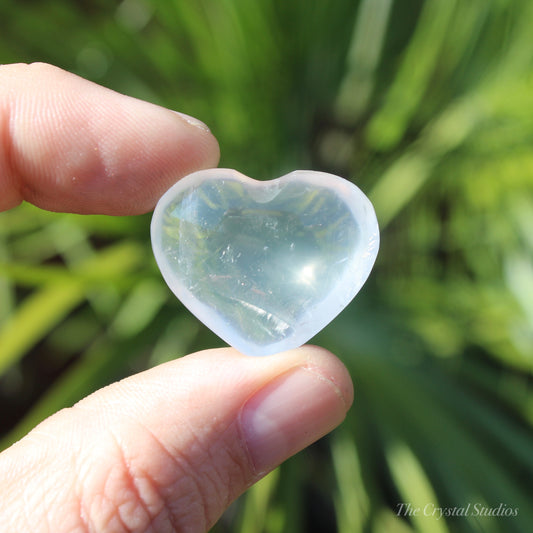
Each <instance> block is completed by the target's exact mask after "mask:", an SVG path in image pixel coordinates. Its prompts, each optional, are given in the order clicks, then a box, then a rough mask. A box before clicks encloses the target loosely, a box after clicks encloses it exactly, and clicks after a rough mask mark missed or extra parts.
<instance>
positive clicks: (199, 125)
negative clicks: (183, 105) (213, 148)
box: [174, 111, 211, 132]
mask: <svg viewBox="0 0 533 533" xmlns="http://www.w3.org/2000/svg"><path fill="white" fill-rule="evenodd" d="M174 113H176V115H179V116H180V117H181V118H182V119H183V120H184V121H185V122H187V124H190V125H191V126H194V127H196V128H200V129H201V130H204V131H209V132H210V131H211V130H210V129H209V127H208V126H207V124H204V123H203V122H202V121H201V120H198V119H197V118H195V117H191V116H190V115H186V114H185V113H180V112H179V111H174Z"/></svg>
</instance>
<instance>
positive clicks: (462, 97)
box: [0, 0, 533, 533]
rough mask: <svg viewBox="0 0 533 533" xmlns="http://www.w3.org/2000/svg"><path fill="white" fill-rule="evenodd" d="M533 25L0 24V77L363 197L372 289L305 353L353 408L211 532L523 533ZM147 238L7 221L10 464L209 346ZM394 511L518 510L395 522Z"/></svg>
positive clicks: (480, 16) (2, 248) (287, 8)
mask: <svg viewBox="0 0 533 533" xmlns="http://www.w3.org/2000/svg"><path fill="white" fill-rule="evenodd" d="M532 27H533V3H531V2H530V1H529V0H446V1H444V0H425V1H424V0H360V1H348V0H334V1H331V2H309V1H304V0H292V1H291V0H289V1H287V0H255V1H254V2H250V1H245V0H195V1H191V0H124V1H123V2H121V3H115V2H104V1H103V0H100V1H94V2H89V1H87V0H83V1H77V2H68V1H67V0H50V1H47V2H38V1H35V0H34V1H30V0H27V1H24V2H20V1H18V0H3V1H2V2H1V3H0V62H2V63H8V62H18V61H24V62H30V61H36V60H41V61H47V62H50V63H53V64H56V65H58V66H61V67H63V68H65V69H67V70H71V71H74V72H76V73H78V74H80V75H81V76H84V77H86V78H89V79H92V80H94V81H96V82H98V83H101V84H103V85H106V86H109V87H111V88H113V89H116V90H118V91H121V92H124V93H127V94H130V95H133V96H137V97H139V98H143V99H147V100H150V101H153V102H156V103H159V104H162V105H164V106H168V107H171V108H174V109H179V110H181V111H184V112H186V113H188V114H191V115H195V116H198V117H199V118H201V119H202V120H203V121H205V122H206V123H207V124H209V126H210V127H211V129H212V130H213V132H214V133H215V135H216V136H217V137H218V139H219V141H220V145H221V149H222V161H221V166H225V167H230V168H236V169H238V170H240V171H241V172H243V173H246V174H249V175H250V176H252V177H256V178H262V179H269V178H274V177H277V176H279V175H281V174H283V173H286V172H287V171H290V170H292V169H295V168H313V169H316V170H326V171H330V172H334V173H338V174H341V175H343V176H345V177H348V178H350V179H352V180H353V181H354V182H355V183H357V184H358V185H359V187H361V188H362V189H363V190H364V191H365V192H367V193H368V194H369V196H370V198H371V199H372V201H373V202H374V205H375V207H376V210H377V213H378V218H379V221H380V225H381V228H382V245H381V252H380V255H379V258H378V262H377V265H376V268H375V270H374V272H373V274H372V276H371V279H370V281H369V282H368V284H367V285H366V286H365V288H364V289H363V291H362V293H361V294H360V295H359V296H358V297H357V298H356V300H355V301H354V302H353V303H352V304H351V305H350V306H349V307H348V308H347V310H346V311H345V312H343V313H342V314H341V316H340V317H339V318H338V319H336V320H335V321H334V322H333V323H332V324H331V325H330V326H329V327H328V328H326V330H324V331H323V332H322V333H320V334H319V335H318V337H317V338H316V339H315V340H314V342H315V343H318V344H320V345H322V346H324V347H326V348H328V349H330V350H332V351H334V352H335V353H337V354H338V355H339V356H340V358H341V359H342V360H343V361H344V362H345V363H346V365H347V366H348V368H349V370H350V372H351V374H352V376H353V378H354V381H355V389H356V402H355V405H354V407H353V409H352V410H351V412H350V414H349V416H348V418H347V420H346V422H345V423H344V424H343V425H342V427H341V428H339V429H338V430H337V431H335V432H334V433H333V434H332V435H331V436H330V437H328V438H327V439H324V440H323V441H321V442H319V443H318V444H317V445H315V446H313V447H311V448H310V449H309V450H307V451H305V452H303V453H301V454H299V455H298V456H297V457H295V458H294V459H292V460H291V461H289V462H288V463H287V464H285V465H283V466H282V467H281V468H280V469H278V470H277V471H275V472H274V473H273V474H271V475H269V476H268V477H267V478H266V479H265V480H263V481H262V482H261V483H260V484H258V485H257V486H256V487H254V488H253V489H251V490H250V491H249V492H248V493H247V494H246V495H245V496H244V497H242V498H241V499H240V500H239V501H238V502H237V503H236V504H235V505H234V506H233V507H232V508H231V509H230V511H228V513H226V515H225V516H224V517H223V519H222V520H221V521H220V523H219V524H218V525H217V526H216V528H215V530H216V531H220V532H223V531H242V532H245V533H248V532H256V531H257V532H260V531H265V532H268V533H274V532H284V531H287V532H291V533H293V532H299V531H302V532H306V531H320V532H326V531H339V532H342V533H356V532H381V531H383V532H400V533H403V532H410V531H422V532H426V531H427V532H433V531H435V532H445V531H460V532H463V531H464V532H471V531H487V532H500V531H502V532H504V531H505V532H510V531H516V532H525V531H529V530H530V529H531V527H532V525H533V508H532V507H531V497H532V479H533V427H532V426H533V396H532V393H531V368H532V362H533V327H532V326H533V266H532V265H533V263H532V255H533V237H532V235H533V232H532V231H531V229H532V228H533V195H532V192H533V147H532V144H533V70H532V66H533V39H532V38H531V28H532ZM0 83H1V80H0ZM148 225H149V216H141V217H131V218H127V217H124V218H112V217H100V216H76V215H62V214H54V213H47V212H44V211H41V210H38V209H36V208H34V207H31V206H29V205H22V206H20V207H18V208H17V209H14V210H12V211H10V212H6V213H3V214H1V215H0V373H1V378H0V402H1V404H0V409H1V413H2V416H1V420H0V431H2V435H3V437H2V439H3V440H2V441H1V445H2V446H3V447H5V446H7V445H9V444H10V443H11V442H13V441H14V440H16V439H18V438H19V437H20V436H22V435H23V434H24V433H26V432H27V431H28V430H29V429H30V428H31V427H33V426H34V425H35V424H36V423H37V422H39V421H40V420H42V419H43V418H44V417H46V416H48V415H49V414H51V413H53V412H54V411H56V410H57V409H60V408H61V407H63V406H66V405H70V404H72V403H73V402H75V401H76V400H78V399H79V398H80V397H82V396H83V395H86V394H87V393H89V392H91V391H93V390H95V389H96V388H98V387H100V386H102V385H104V384H107V383H109V382H111V381H113V380H115V379H117V378H120V377H122V376H124V375H127V374H130V373H131V372H134V371H139V370H142V369H143V368H146V367H147V366H151V365H155V364H157V363H160V362H162V361H165V360H167V359H170V358H175V357H179V356H182V355H184V354H186V353H188V352H190V351H194V350H197V349H202V348H205V347H211V346H218V345H220V344H221V343H220V341H219V340H218V339H216V338H215V337H214V336H213V335H212V334H210V333H209V332H207V331H206V330H205V328H203V326H201V325H200V324H199V323H198V322H197V321H196V320H195V319H194V318H193V317H191V315H190V314H189V313H188V312H187V311H186V310H184V309H183V307H182V306H181V305H180V304H179V303H178V302H177V301H176V300H175V299H174V298H173V297H172V296H171V295H170V293H169V290H168V289H167V288H166V286H164V284H163V282H162V280H161V276H160V274H159V273H158V271H157V269H156V267H155V264H154V261H153V259H152V255H151V251H150V245H149V235H148ZM402 502H404V503H411V504H412V505H413V506H414V507H422V508H424V506H425V505H426V504H431V505H434V506H435V507H462V508H465V507H466V506H467V505H468V504H469V503H470V504H471V505H472V506H473V505H474V504H476V503H477V504H478V505H482V506H485V507H488V508H492V509H494V508H498V506H500V504H503V507H500V509H507V508H510V509H518V515H517V516H515V517H510V518H505V517H501V516H492V517H490V516H474V514H475V513H474V512H473V511H474V510H473V509H471V510H470V513H469V515H468V516H463V517H448V518H446V519H442V520H435V519H432V518H429V517H426V516H423V515H419V516H413V517H409V518H406V517H400V516H398V511H399V507H398V505H399V504H400V503H402Z"/></svg>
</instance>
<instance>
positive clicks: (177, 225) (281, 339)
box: [152, 169, 379, 355]
mask: <svg viewBox="0 0 533 533" xmlns="http://www.w3.org/2000/svg"><path fill="white" fill-rule="evenodd" d="M152 245H153V249H154V254H155V257H156V260H157V263H158V265H159V268H160V269H161V272H162V274H163V277H164V279H165V281H166V282H167V284H168V285H169V287H170V288H171V289H172V291H173V292H174V293H175V295H176V296H177V297H178V298H179V299H180V300H181V301H182V302H183V304H184V305H185V306H186V307H188V308H189V310H190V311H191V312H192V313H194V314H195V315H196V316H197V317H198V318H199V319H200V320H201V321H202V322H204V324H206V325H207V326H208V327H209V328H211V329H212V330H213V331H214V332H215V333H216V334H217V335H219V336H220V337H221V338H222V339H224V340H225V341H226V342H227V343H228V344H230V345H232V346H234V347H235V348H237V349H238V350H240V351H241V352H243V353H245V354H249V355H267V354H271V353H275V352H280V351H283V350H288V349H291V348H295V347H297V346H300V345H302V344H303V343H305V342H306V341H307V340H309V339H310V338H311V337H312V336H314V335H315V334H316V333H318V332H319V331H320V330H321V329H322V328H323V327H324V326H325V325H327V324H328V323H329V322H330V321H331V320H332V319H333V318H334V317H335V316H336V315H337V314H338V313H340V311H342V309H344V307H345V306H346V305H347V304H348V303H349V302H350V301H351V300H352V298H353V297H354V296H355V294H356V293H357V292H358V291H359V289H360V288H361V286H362V285H363V283H364V282H365V280H366V278H367V277H368V275H369V273H370V270H371V268H372V265H373V264H374V261H375V258H376V254H377V251H378V246H379V231H378V226H377V221H376V217H375V214H374V210H373V208H372V205H371V204H370V202H369V200H368V199H367V198H366V196H364V194H363V193H362V192H361V191H360V190H359V189H358V188H357V187H355V185H353V184H351V183H350V182H348V181H346V180H344V179H342V178H339V177H337V176H333V175H331V174H325V173H321V172H312V171H296V172H292V173H291V174H287V175H286V176H283V177H281V178H278V179H277V180H272V181H268V182H259V181H256V180H252V179H250V178H247V177H246V176H243V175H242V174H239V173H238V172H236V171H234V170H227V169H210V170H204V171H200V172H196V173H194V174H191V175H190V176H187V177H186V178H184V179H182V180H180V181H179V182H178V183H177V184H176V185H174V186H173V187H172V188H171V189H170V190H169V191H167V193H166V194H165V195H164V196H163V197H162V198H161V200H160V201H159V203H158V205H157V207H156V210H155V212H154V216H153V219H152Z"/></svg>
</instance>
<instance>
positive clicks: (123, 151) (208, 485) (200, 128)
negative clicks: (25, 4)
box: [0, 64, 353, 533]
mask: <svg viewBox="0 0 533 533" xmlns="http://www.w3.org/2000/svg"><path fill="white" fill-rule="evenodd" d="M218 158H219V148H218V144H217V141H216V139H215V138H214V137H213V135H212V134H211V133H210V132H209V130H208V129H207V128H206V127H205V126H204V125H203V124H201V123H195V122H194V120H192V119H191V118H188V117H183V116H181V115H179V114H177V113H175V112H173V111H170V110H167V109H164V108H161V107H158V106H155V105H153V104H149V103H147V102H142V101H139V100H136V99H133V98H130V97H127V96H123V95H120V94H118V93H115V92H113V91H110V90H108V89H105V88H103V87H100V86H98V85H95V84H93V83H91V82H88V81H86V80H83V79H81V78H79V77H77V76H74V75H73V74H70V73H67V72H64V71H62V70H60V69H58V68H56V67H52V66H50V65H44V64H32V65H22V64H19V65H4V66H0V210H5V209H9V208H12V207H15V206H16V205H18V204H20V203H21V202H22V201H28V202H31V203H33V204H35V205H37V206H39V207H42V208H44V209H49V210H53V211H67V212H75V213H101V214H108V215H135V214H140V213H144V212H146V211H149V210H151V209H153V207H154V205H155V203H156V201H157V199H158V198H159V197H160V196H161V195H162V193H163V192H164V191H165V190H166V189H168V188H169V187H170V185H172V184H173V183H174V182H175V181H177V180H178V179H180V178H181V177H183V176H185V175H187V174H189V173H191V172H193V171H195V170H200V169H202V168H209V167H213V166H216V165H217V162H218ZM352 401H353V387H352V382H351V380H350V376H349V375H348V372H347V371H346V368H345V367H344V366H343V364H342V363H341V362H340V361H339V360H338V359H337V358H336V357H335V356H334V355H332V354H331V353H329V352H328V351H326V350H324V349H322V348H318V347H313V346H304V347H302V348H299V349H296V350H291V351H289V352H285V353H282V354H277V355H272V356H268V357H257V358H253V357H246V356H244V355H242V354H240V353H238V352H237V351H236V350H233V349H231V348H223V349H216V350H208V351H204V352H198V353H195V354H192V355H189V356H187V357H184V358H181V359H179V360H177V361H172V362H169V363H166V364H164V365H161V366H158V367H155V368H152V369H150V370H147V371H145V372H142V373H140V374H137V375H134V376H131V377H129V378H127V379H125V380H122V381H120V382H119V383H115V384H113V385H110V386H109V387H106V388H104V389H102V390H99V391H97V392H96V393H94V394H92V395H91V396H89V397H87V398H85V399H84V400H82V401H81V402H79V403H77V404H76V405H74V406H73V407H70V408H68V409H64V410H62V411H60V412H59V413H57V414H55V415H54V416H52V417H50V418H49V419H47V420H45V421H44V422H43V423H41V424H40V425H39V426H37V427H36V428H35V429H34V430H33V431H31V432H30V433H29V434H28V435H27V436H26V437H25V438H23V439H22V440H21V441H19V442H18V443H16V444H14V445H13V446H11V447H10V448H8V449H7V450H6V451H4V452H3V453H2V454H0V487H1V489H0V491H1V497H0V524H2V531H5V532H20V531H32V532H35V533H40V532H54V533H62V532H69V533H72V532H76V533H82V532H89V531H90V532H99V531H105V532H126V531H127V532H130V531H132V532H133V531H135V532H149V531H153V532H158V533H159V532H174V531H183V532H203V531H207V530H208V529H209V528H210V527H211V526H212V525H213V524H214V523H215V521H216V520H217V519H218V518H219V517H220V515H221V514H222V512H223V511H224V510H225V509H226V508H227V506H228V505H229V504H230V503H231V502H232V501H233V500H234V499H235V498H236V497H237V496H239V495H240V494H241V493H242V492H243V491H245V490H246V489H247V488H248V487H250V486H251V485H252V484H253V483H255V482H256V481H257V480H259V479H260V478H261V477H262V476H264V475H265V474H266V473H267V472H269V471H270V470H272V469H274V468H275V467H276V466H278V465H279V464H280V463H281V462H283V461H284V460H285V459H287V458H288V457H290V456H291V455H293V454H294V453H296V452H298V451H299V450H301V449H302V448H304V447H305V446H307V445H309V444H311V443H312V442H314V441H316V440H317V439H319V438H320V437H322V436H323V435H325V434H326V433H328V432H329V431H331V430H332V429H333V428H334V427H336V426H337V425H338V424H339V423H340V422H341V421H342V420H343V419H344V417H345V415H346V412H347V410H348V409H349V407H350V405H351V403H352Z"/></svg>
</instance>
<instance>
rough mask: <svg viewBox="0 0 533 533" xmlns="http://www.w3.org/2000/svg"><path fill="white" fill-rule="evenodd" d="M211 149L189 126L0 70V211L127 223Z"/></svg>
mask: <svg viewBox="0 0 533 533" xmlns="http://www.w3.org/2000/svg"><path fill="white" fill-rule="evenodd" d="M218 159H219V148H218V143H217V141H216V139H215V138H214V137H213V135H212V134H211V133H210V132H209V130H208V128H207V126H205V125H204V124H202V123H201V122H199V121H196V120H195V119H192V118H191V117H187V116H184V115H180V114H178V113H176V112H174V111H170V110H168V109H165V108H163V107H160V106H157V105H154V104H150V103H148V102H144V101H141V100H137V99H135V98H131V97H128V96H124V95H121V94H119V93H116V92H114V91H112V90H110V89H106V88H104V87H101V86H99V85H96V84H94V83H92V82H89V81H87V80H84V79H82V78H80V77H78V76H75V75H74V74H71V73H68V72H65V71H63V70H61V69H59V68H57V67H53V66H51V65H46V64H39V63H36V64H31V65H24V64H18V65H3V66H0V210H4V209H9V208H10V207H14V206H16V205H18V204H19V203H20V202H22V201H23V200H26V201H29V202H31V203H33V204H35V205H37V206H39V207H41V208H44V209H49V210H52V211H67V212H75V213H100V214H109V215H133V214H140V213H144V212H146V211H149V210H150V209H152V208H153V207H154V205H155V203H156V202H157V200H158V198H159V197H160V196H161V195H162V194H163V192H164V191H165V190H166V189H168V188H169V187H170V185H172V184H173V183H175V182H176V181H177V180H178V179H179V178H181V177H183V176H184V175H186V174H189V173H191V172H194V171H195V170H200V169H202V168H210V167H213V166H216V165H217V163H218Z"/></svg>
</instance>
